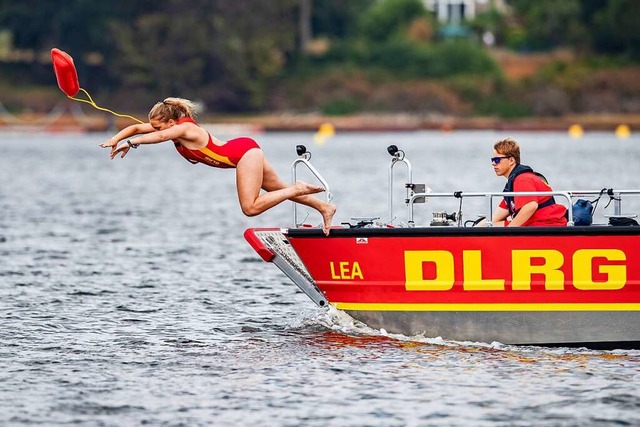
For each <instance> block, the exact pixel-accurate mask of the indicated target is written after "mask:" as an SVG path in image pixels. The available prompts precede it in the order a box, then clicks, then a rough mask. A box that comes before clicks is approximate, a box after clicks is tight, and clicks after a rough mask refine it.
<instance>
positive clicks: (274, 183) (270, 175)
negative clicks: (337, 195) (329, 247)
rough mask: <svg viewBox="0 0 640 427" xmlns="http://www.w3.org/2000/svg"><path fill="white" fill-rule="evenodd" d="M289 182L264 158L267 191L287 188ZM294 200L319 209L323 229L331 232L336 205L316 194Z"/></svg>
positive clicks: (264, 185)
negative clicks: (319, 197) (285, 181)
mask: <svg viewBox="0 0 640 427" xmlns="http://www.w3.org/2000/svg"><path fill="white" fill-rule="evenodd" d="M286 187H287V184H286V183H284V182H283V181H282V180H281V179H280V177H279V176H278V174H277V173H276V171H275V169H274V168H273V167H272V166H271V164H269V162H268V161H267V159H264V165H263V182H262V188H263V189H264V190H266V191H277V190H280V189H282V188H286ZM291 200H292V201H293V202H296V203H300V204H303V205H306V206H309V207H311V208H313V209H315V210H317V211H318V212H319V213H320V215H322V221H323V227H322V228H323V230H324V232H325V234H329V229H330V228H331V220H332V219H333V215H334V214H335V213H336V207H335V206H334V205H332V204H330V203H328V202H325V201H323V200H320V199H318V198H317V197H314V196H298V197H294V198H292V199H291Z"/></svg>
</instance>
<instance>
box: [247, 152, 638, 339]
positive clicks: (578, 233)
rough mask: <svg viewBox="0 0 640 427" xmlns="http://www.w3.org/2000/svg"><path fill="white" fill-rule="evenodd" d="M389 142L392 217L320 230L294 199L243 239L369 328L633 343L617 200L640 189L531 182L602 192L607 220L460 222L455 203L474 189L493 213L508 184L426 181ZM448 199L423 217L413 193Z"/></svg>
mask: <svg viewBox="0 0 640 427" xmlns="http://www.w3.org/2000/svg"><path fill="white" fill-rule="evenodd" d="M388 151H389V153H390V154H391V156H392V160H391V164H390V167H389V195H388V202H389V220H388V221H386V222H382V221H380V220H379V218H354V219H353V220H352V222H351V223H346V224H343V225H342V226H339V227H333V228H332V229H331V232H330V234H329V236H325V235H324V234H323V232H322V230H321V229H318V228H310V227H305V226H303V225H302V224H300V223H299V222H298V219H297V213H296V208H295V204H294V210H293V225H292V226H291V227H290V228H284V229H283V228H268V229H266V228H263V229H256V228H252V229H248V230H246V231H245V238H246V240H247V241H248V242H249V244H250V245H251V246H252V247H253V249H254V250H255V251H256V252H257V253H258V254H259V255H260V256H261V257H262V259H263V260H264V261H267V262H271V263H273V264H275V265H276V266H277V267H278V268H279V269H280V270H282V272H283V273H284V274H285V275H287V276H288V277H289V278H290V279H291V280H292V281H293V283H295V284H296V285H297V286H298V287H299V288H300V289H301V290H302V291H303V292H304V293H305V294H306V295H307V296H308V297H309V298H310V299H311V300H312V301H313V302H315V303H316V304H317V305H318V306H320V307H329V306H333V307H335V308H336V309H338V310H342V311H344V312H346V313H347V314H349V315H350V316H351V317H352V318H354V319H356V320H358V321H360V322H363V323H364V324H366V325H368V326H370V327H371V328H374V329H384V330H386V331H387V332H390V333H397V334H403V335H406V336H416V335H420V336H425V337H441V338H443V339H446V340H454V341H465V342H468V341H471V342H484V343H492V342H500V343H504V344H513V345H543V346H571V347H576V346H584V347H588V348H596V349H612V348H640V327H639V325H640V227H639V226H635V225H637V223H636V221H635V220H634V218H635V217H636V215H635V214H622V208H623V201H624V200H627V199H628V198H630V197H633V196H638V195H640V190H614V189H610V188H609V189H602V190H593V191H591V190H589V191H553V192H549V193H536V194H538V195H540V194H548V195H553V196H554V197H555V198H556V199H557V200H558V201H559V202H562V203H563V204H566V205H567V207H572V206H574V205H575V201H576V200H580V201H584V198H585V197H598V198H599V197H603V196H604V197H609V199H610V202H611V203H610V204H608V207H609V206H611V208H612V210H613V212H611V213H610V215H606V218H609V222H608V223H602V224H590V225H576V224H579V223H580V221H574V212H573V209H568V225H567V226H566V227H517V228H504V227H491V226H490V225H489V226H478V223H479V221H477V220H474V221H467V222H465V223H463V222H462V217H463V212H462V205H463V203H462V202H463V201H464V200H468V199H477V200H478V199H479V200H481V201H482V203H483V204H485V205H486V208H487V209H486V215H485V216H486V217H487V218H490V215H491V212H492V210H493V209H492V208H493V206H494V205H495V203H496V201H499V200H500V199H501V198H502V197H503V196H504V195H505V194H506V193H503V192H486V193H477V192H474V193H465V192H462V191H455V192H450V193H434V192H430V191H429V190H428V188H426V186H425V185H422V184H414V183H412V182H411V181H412V179H411V163H410V162H409V160H408V159H407V158H406V156H405V154H404V152H402V150H399V149H398V148H397V147H396V146H390V147H389V148H388ZM298 155H299V157H298V158H297V159H296V160H295V161H294V163H293V165H292V178H293V180H294V181H295V179H296V170H297V168H298V167H299V166H306V167H307V168H308V169H309V170H310V171H311V172H312V173H313V175H315V176H316V177H317V178H318V180H319V181H320V183H321V184H322V185H323V186H324V187H325V189H326V194H327V197H328V199H330V198H331V192H330V189H329V185H328V183H327V182H326V181H325V180H324V178H323V177H322V176H321V175H320V173H319V172H318V171H317V170H316V169H315V168H314V167H313V166H312V165H311V163H310V162H309V159H310V155H309V153H307V152H306V149H305V148H304V147H303V146H298ZM399 164H404V165H406V170H407V182H406V184H405V186H404V187H405V189H406V198H405V200H404V202H405V204H406V206H407V221H406V222H405V223H401V224H394V223H393V220H394V218H396V215H395V214H394V212H393V209H394V208H393V207H394V203H393V188H394V184H393V180H394V166H396V165H399ZM509 194H514V195H515V194H525V193H509ZM447 198H448V199H452V198H453V199H455V200H459V202H460V208H459V209H458V210H457V211H455V212H452V213H447V212H445V211H442V212H435V211H434V212H433V219H432V220H431V222H430V223H429V224H425V225H416V224H415V221H414V215H413V212H414V207H415V204H416V203H423V202H425V201H427V200H429V201H430V202H431V203H437V202H438V201H440V200H444V199H447ZM592 214H593V212H591V215H592ZM588 222H590V221H588Z"/></svg>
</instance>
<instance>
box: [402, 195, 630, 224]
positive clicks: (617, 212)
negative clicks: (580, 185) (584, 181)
mask: <svg viewBox="0 0 640 427" xmlns="http://www.w3.org/2000/svg"><path fill="white" fill-rule="evenodd" d="M605 194H606V195H607V196H609V198H610V200H611V201H612V202H613V203H614V205H613V210H614V212H613V215H610V216H611V217H616V216H618V217H619V216H624V217H628V216H632V217H634V216H636V215H628V214H623V213H622V197H623V196H640V190H614V189H612V188H609V189H603V190H585V191H528V192H502V191H501V192H462V191H455V192H453V193H450V192H449V193H427V192H425V193H414V194H413V195H412V196H411V197H410V199H409V201H408V204H409V218H408V223H409V226H410V227H412V226H414V218H413V205H414V203H415V201H416V200H419V201H420V202H422V201H423V200H425V199H428V198H447V197H453V198H457V199H463V198H486V200H487V208H488V209H487V211H486V212H487V213H486V216H485V218H487V219H490V218H491V215H492V213H493V206H494V198H496V197H497V198H500V199H501V198H503V197H504V196H558V197H559V198H561V199H563V200H564V201H565V202H566V207H567V225H568V226H573V225H574V221H573V209H572V206H573V201H574V199H577V198H583V197H590V196H595V197H598V198H599V197H601V196H603V195H605ZM459 216H460V213H458V217H459ZM486 226H491V221H489V220H487V221H486Z"/></svg>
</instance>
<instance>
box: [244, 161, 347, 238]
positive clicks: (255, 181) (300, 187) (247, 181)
mask: <svg viewBox="0 0 640 427" xmlns="http://www.w3.org/2000/svg"><path fill="white" fill-rule="evenodd" d="M236 183H237V187H238V198H239V200H240V207H241V208H242V212H243V213H244V214H245V215H247V216H255V215H259V214H261V213H262V212H264V211H266V210H267V209H270V208H272V207H274V206H275V205H277V204H279V203H282V202H283V201H285V200H292V201H294V202H297V203H302V204H304V205H307V206H310V207H312V208H314V209H316V210H317V211H318V212H320V214H321V215H322V218H323V223H324V226H323V229H324V231H325V234H328V233H329V228H330V227H331V220H332V218H333V215H334V213H335V211H336V208H335V206H333V205H331V204H329V203H327V202H323V201H321V200H320V199H318V198H316V197H311V196H309V194H314V193H319V192H321V191H324V188H322V187H319V186H314V185H310V184H307V183H304V182H300V181H298V182H296V183H295V184H293V185H287V184H285V183H284V182H283V181H282V180H281V179H280V178H279V177H278V175H277V173H276V172H275V170H274V169H273V167H271V165H270V164H269V162H267V160H266V159H265V158H264V153H263V152H262V150H260V149H252V150H249V151H247V153H246V154H245V155H244V156H242V159H240V161H239V162H238V165H237V167H236ZM261 188H262V189H264V190H266V191H267V193H264V194H262V195H261V194H260V189H261Z"/></svg>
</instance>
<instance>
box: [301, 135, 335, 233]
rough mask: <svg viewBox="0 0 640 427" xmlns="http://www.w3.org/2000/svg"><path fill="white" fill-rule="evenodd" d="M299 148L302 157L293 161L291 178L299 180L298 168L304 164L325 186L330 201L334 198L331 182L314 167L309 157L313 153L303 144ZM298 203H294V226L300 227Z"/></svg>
mask: <svg viewBox="0 0 640 427" xmlns="http://www.w3.org/2000/svg"><path fill="white" fill-rule="evenodd" d="M296 149H297V150H298V154H299V156H300V157H298V158H297V159H295V160H294V161H293V164H292V165H291V180H292V182H293V183H294V184H295V182H296V180H297V173H296V170H297V168H298V165H300V164H303V165H305V166H306V167H307V169H309V171H311V173H312V174H313V175H314V176H315V177H316V178H317V179H318V181H319V182H320V184H321V185H322V187H324V191H325V195H326V196H327V202H330V201H331V200H332V199H333V194H331V190H330V189H329V183H328V182H327V181H326V180H325V179H324V177H323V176H322V175H321V174H320V172H318V171H317V169H316V168H314V167H313V165H312V164H311V162H309V159H311V153H310V152H308V151H307V149H306V148H305V147H304V146H303V145H299V146H298V147H296ZM297 208H298V204H297V203H294V204H293V226H294V227H298V226H299V225H300V224H298V209H297Z"/></svg>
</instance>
